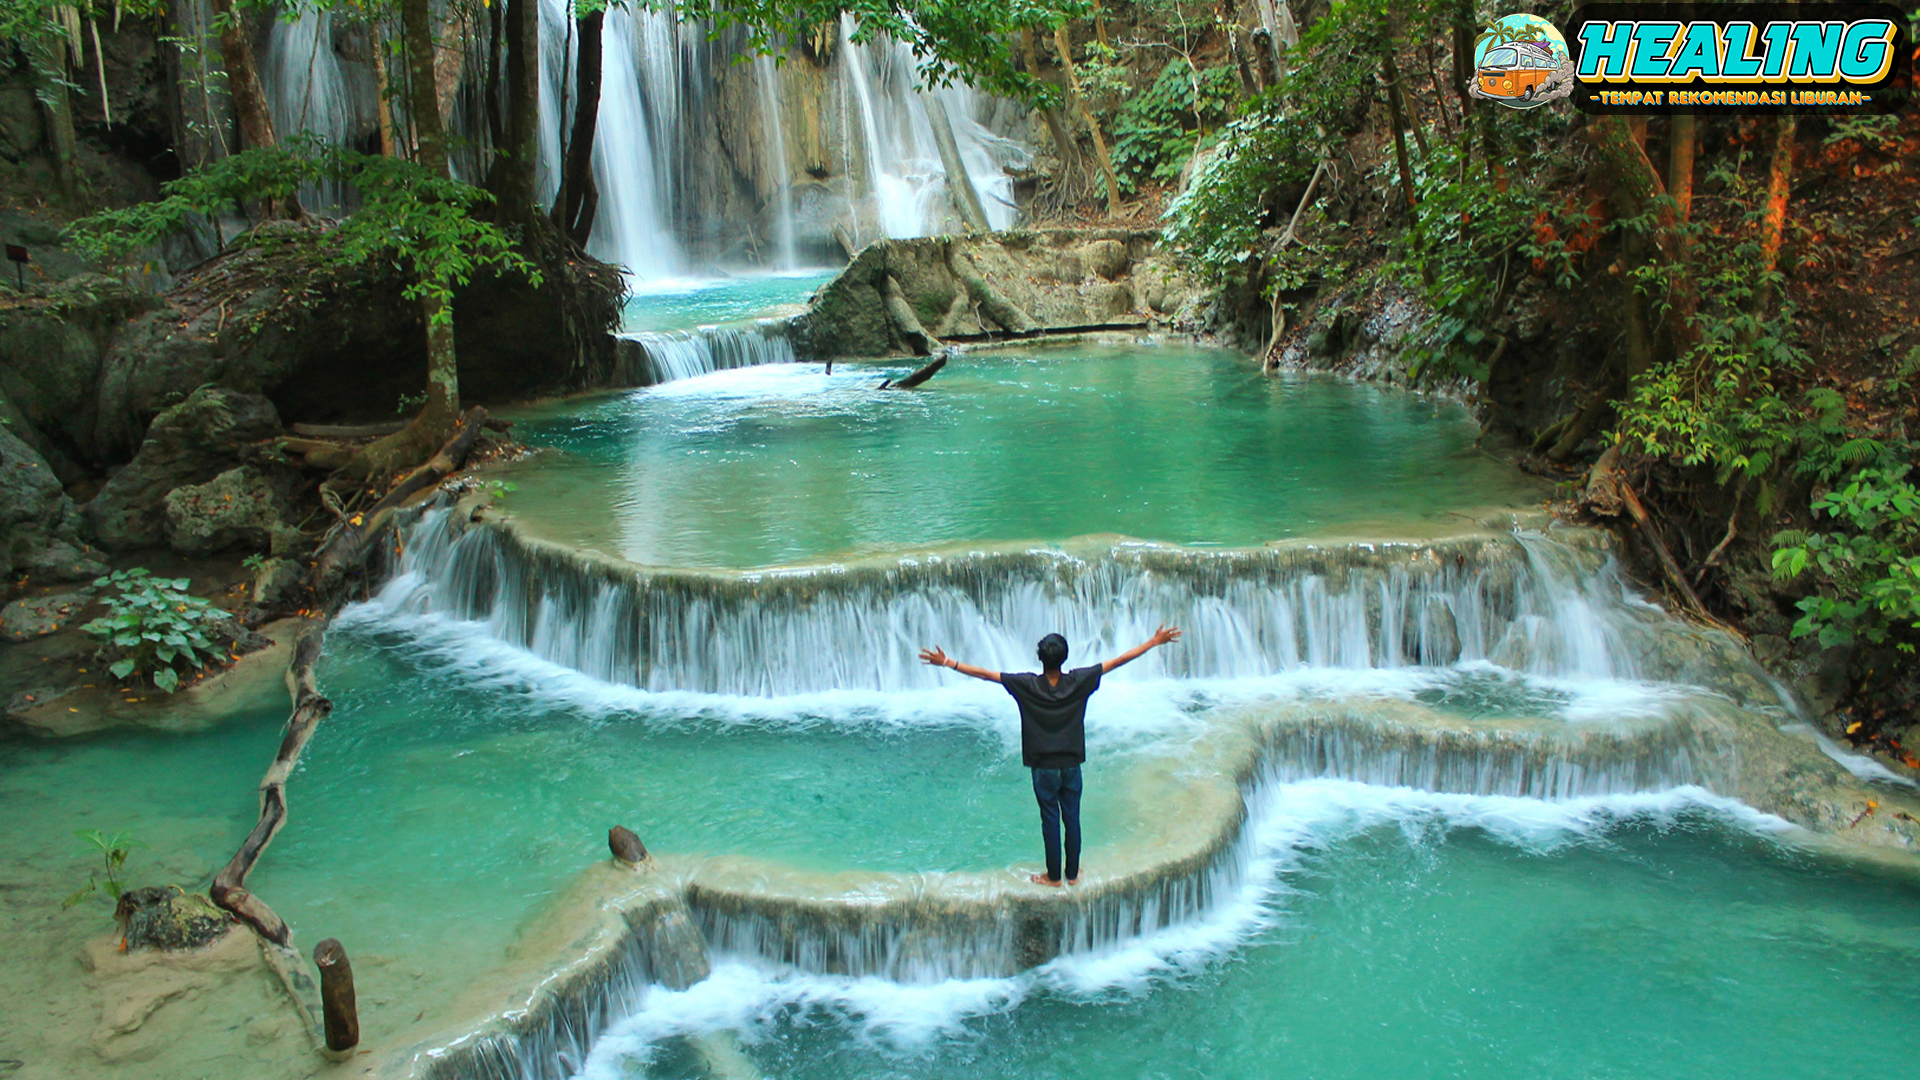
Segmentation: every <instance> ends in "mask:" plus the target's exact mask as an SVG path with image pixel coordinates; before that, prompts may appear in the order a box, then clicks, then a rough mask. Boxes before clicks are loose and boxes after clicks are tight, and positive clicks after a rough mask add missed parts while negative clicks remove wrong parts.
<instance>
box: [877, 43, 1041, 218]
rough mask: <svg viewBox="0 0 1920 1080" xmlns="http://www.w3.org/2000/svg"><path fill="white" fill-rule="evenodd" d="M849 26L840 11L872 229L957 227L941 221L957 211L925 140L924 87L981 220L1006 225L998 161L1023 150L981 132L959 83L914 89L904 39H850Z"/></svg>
mask: <svg viewBox="0 0 1920 1080" xmlns="http://www.w3.org/2000/svg"><path fill="white" fill-rule="evenodd" d="M855 29H856V24H855V22H854V20H853V17H852V16H851V15H841V16H840V54H841V55H842V56H843V57H844V58H845V60H844V63H845V64H846V68H847V79H846V81H845V84H844V85H845V86H846V89H847V91H849V92H850V94H851V105H852V107H853V109H854V111H855V113H856V114H857V115H858V117H859V127H858V131H859V134H860V138H861V142H862V147H861V159H860V160H861V161H863V162H864V165H865V175H864V179H865V181H866V184H867V195H868V198H869V199H870V200H871V203H872V217H873V221H874V224H875V225H876V226H877V229H878V235H880V236H887V237H906V236H928V235H932V234H934V233H936V232H948V231H958V228H957V226H954V227H951V228H950V227H949V225H948V223H949V222H957V220H958V216H957V214H955V213H954V212H953V211H952V210H951V209H950V208H949V205H948V204H947V201H946V200H947V192H946V185H947V184H948V183H950V182H951V178H950V177H948V176H947V175H946V170H945V168H944V167H943V166H942V165H941V162H940V152H939V149H938V148H937V147H936V146H935V144H934V141H933V138H934V137H933V127H932V124H931V123H930V121H929V120H928V118H927V107H926V102H925V100H924V99H923V97H922V95H926V94H932V95H938V96H939V97H940V99H941V101H942V102H943V103H944V104H945V105H946V107H947V112H948V114H949V115H950V116H951V117H952V119H953V128H954V138H955V141H956V142H958V143H959V146H960V155H961V158H962V160H963V161H964V162H965V163H966V167H967V171H968V173H969V174H970V176H971V177H972V181H973V184H974V187H975V190H976V192H977V193H978V195H979V197H980V201H981V203H982V204H983V205H984V206H985V208H986V211H987V219H988V221H989V222H990V223H991V224H992V225H993V227H994V228H996V229H1006V228H1011V227H1012V225H1013V224H1014V220H1015V218H1016V216H1017V214H1016V211H1015V210H1014V206H1013V183H1012V181H1011V180H1010V179H1009V178H1008V177H1007V174H1006V172H1005V166H1006V165H1007V164H1010V163H1011V161H1012V159H1020V160H1022V161H1024V158H1025V157H1030V155H1026V154H1025V151H1024V149H1022V148H1019V147H1018V146H1016V145H1015V144H1012V143H1009V142H1007V141H1006V140H1002V139H996V138H995V137H993V136H992V135H990V134H988V133H987V131H986V129H985V128H983V127H981V126H980V124H979V123H978V122H976V121H975V120H974V119H973V113H974V109H975V106H976V104H977V102H978V99H979V94H978V92H977V91H975V90H973V89H972V88H970V87H967V86H965V85H954V86H945V87H936V88H933V89H923V88H918V87H917V80H918V74H917V71H916V63H915V61H914V58H913V53H912V51H911V50H910V49H908V48H907V46H905V45H903V44H901V43H899V42H897V41H894V40H892V39H891V38H884V37H881V38H876V39H874V40H872V41H868V42H864V43H859V42H855V41H854V40H853V34H854V31H855ZM1023 155H1024V157H1023ZM1003 157H1006V158H1008V160H1003ZM850 171H851V170H850ZM856 220H858V219H856ZM861 223H862V224H864V222H861ZM870 238H872V237H871V234H866V233H862V234H861V235H859V236H857V237H856V242H859V243H864V242H865V241H866V240H868V239H870Z"/></svg>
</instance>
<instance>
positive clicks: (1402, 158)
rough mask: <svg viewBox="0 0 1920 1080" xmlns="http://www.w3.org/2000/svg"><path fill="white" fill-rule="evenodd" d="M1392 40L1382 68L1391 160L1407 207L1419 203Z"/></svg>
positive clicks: (1383, 59)
mask: <svg viewBox="0 0 1920 1080" xmlns="http://www.w3.org/2000/svg"><path fill="white" fill-rule="evenodd" d="M1393 50H1394V42H1393V41H1392V40H1388V42H1387V48H1386V51H1385V52H1384V53H1383V54H1382V56H1381V59H1382V70H1383V71H1384V73H1385V75H1386V79H1387V111H1388V112H1389V114H1391V116H1392V117H1393V160H1394V164H1395V165H1396V166H1398V167H1399V169H1400V188H1401V190H1403V191H1405V192H1406V195H1407V209H1408V210H1409V211H1411V210H1413V208H1414V207H1416V206H1418V205H1419V203H1420V200H1419V197H1418V196H1417V195H1415V194H1414V190H1413V164H1412V163H1411V162H1410V161H1409V160H1408V159H1407V114H1406V108H1405V102H1404V101H1403V99H1402V98H1401V97H1400V66H1399V65H1398V64H1396V63H1394V62H1393Z"/></svg>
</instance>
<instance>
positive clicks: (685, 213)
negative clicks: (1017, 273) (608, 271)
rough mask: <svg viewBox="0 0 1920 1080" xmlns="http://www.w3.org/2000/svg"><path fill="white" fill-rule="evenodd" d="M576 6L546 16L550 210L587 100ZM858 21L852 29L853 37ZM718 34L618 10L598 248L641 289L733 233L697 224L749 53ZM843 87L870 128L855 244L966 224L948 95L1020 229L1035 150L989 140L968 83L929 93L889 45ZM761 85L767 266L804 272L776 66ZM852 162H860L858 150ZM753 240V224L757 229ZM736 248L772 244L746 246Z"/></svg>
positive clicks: (905, 53)
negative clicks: (936, 109) (942, 115)
mask: <svg viewBox="0 0 1920 1080" xmlns="http://www.w3.org/2000/svg"><path fill="white" fill-rule="evenodd" d="M568 10H569V9H568V4H567V0H542V9H541V24H540V25H541V29H540V35H541V105H540V108H541V116H542V124H541V133H540V146H541V191H542V193H543V195H544V197H546V198H547V199H549V200H550V199H551V198H552V196H553V194H554V193H555V191H556V190H557V189H558V186H559V179H558V176H559V169H560V160H561V155H562V152H563V146H564V143H565V139H566V137H567V133H568V132H569V131H570V130H571V124H572V119H571V116H572V112H573V107H574V103H573V102H572V101H571V100H570V99H571V95H572V92H573V87H572V78H573V76H572V65H573V56H574V52H575V44H574V41H573V33H574V28H573V26H572V23H571V21H570V19H569V18H568ZM850 26H851V23H849V22H846V21H845V20H843V22H842V29H841V33H842V36H843V39H844V37H845V35H846V34H847V33H849V32H850V31H849V27H850ZM709 30H710V27H708V26H707V25H705V24H692V23H681V22H679V21H677V20H676V19H675V18H674V17H673V15H672V14H671V12H668V11H653V10H631V11H630V10H627V9H624V8H613V9H610V10H609V11H608V12H607V14H606V19H605V23H604V29H603V60H602V65H603V66H602V77H601V89H600V95H601V96H600V118H599V125H598V129H597V134H596V136H595V142H594V159H593V161H594V165H593V168H594V181H595V183H596V184H597V186H598V189H599V208H598V210H597V212H596V215H595V219H594V228H593V234H592V237H591V239H590V240H589V243H588V250H589V251H590V252H592V253H593V254H594V255H595V256H597V257H599V258H603V259H606V260H608V261H610V262H615V263H619V264H620V265H622V266H624V267H626V268H627V270H628V272H629V273H631V274H633V275H635V276H636V277H638V278H641V279H648V280H653V279H662V278H672V277H678V276H684V275H686V274H687V273H688V272H689V271H690V268H691V267H690V259H689V257H688V243H689V242H690V241H691V240H692V239H694V238H695V237H696V236H702V237H704V236H705V235H706V234H707V233H710V232H711V233H718V234H722V235H729V236H731V235H733V234H734V233H737V232H739V231H740V230H738V229H737V228H734V227H732V226H729V225H728V224H726V223H724V222H711V221H695V220H693V219H692V215H693V214H694V213H695V212H696V211H695V208H694V203H695V202H696V201H697V196H698V195H699V193H700V192H702V191H703V190H704V188H703V186H702V185H703V184H709V183H710V182H711V178H710V177H706V176H704V175H703V172H702V170H706V171H711V170H712V169H713V168H715V167H716V166H715V165H714V164H713V161H712V160H711V159H712V155H708V154H705V153H704V152H702V151H699V150H697V149H696V148H695V139H694V137H695V136H696V135H700V136H702V137H704V136H705V135H706V134H707V133H710V132H712V131H714V130H715V129H716V128H717V126H718V124H719V113H718V111H717V110H718V103H717V102H716V100H715V99H714V98H715V96H714V94H713V93H712V92H711V87H712V86H713V85H714V81H715V72H716V71H719V70H722V69H723V68H724V67H725V66H726V62H727V60H728V58H729V55H730V52H731V51H732V50H735V49H737V48H739V47H740V45H739V43H738V41H737V40H736V39H735V38H734V37H729V36H726V35H722V37H721V38H720V39H715V38H713V37H712V36H711V35H710V33H709ZM843 44H844V47H843V48H842V49H840V50H839V51H838V56H837V58H836V59H835V61H834V65H835V67H834V69H833V74H832V78H833V79H834V81H835V82H837V83H838V84H839V86H840V88H841V89H840V92H839V96H840V100H841V104H842V109H843V111H851V112H852V113H854V114H856V115H857V116H858V117H859V123H858V125H857V127H856V128H854V130H857V132H858V140H859V143H860V145H859V147H858V148H857V153H858V156H859V159H860V161H861V162H862V163H863V172H862V173H861V175H859V176H858V177H854V178H853V180H854V186H855V187H856V188H857V189H858V191H857V193H850V195H857V198H855V200H854V205H853V206H852V207H851V208H850V211H849V214H850V220H848V221H846V222H845V224H847V225H848V226H849V235H850V236H851V238H852V239H853V240H854V242H855V243H856V244H862V243H865V242H866V241H867V240H870V239H873V238H875V237H878V236H902V237H904V236H924V235H929V234H931V233H934V232H938V231H943V230H946V229H948V228H950V227H952V225H953V223H954V222H956V221H957V220H958V219H957V217H956V216H955V215H954V213H953V212H952V210H951V209H950V207H949V206H948V205H947V200H946V189H945V185H946V183H947V177H946V175H945V170H944V168H943V167H942V166H941V162H940V157H939V153H938V151H937V149H936V147H935V144H934V142H933V134H932V129H931V127H930V126H929V123H928V120H927V114H926V105H925V100H924V98H923V95H926V94H936V95H938V96H939V98H940V100H941V101H942V102H943V103H944V104H945V105H946V111H947V112H948V114H949V115H950V116H951V118H952V126H953V128H954V137H955V142H956V143H957V144H958V147H959V150H960V154H961V158H962V160H963V161H964V162H965V164H966V168H967V170H968V172H969V174H970V176H971V178H972V182H973V184H974V186H975V188H976V190H977V191H978V193H979V195H980V199H981V202H982V203H983V204H984V205H985V207H986V209H987V213H988V217H989V219H990V221H991V222H992V223H993V225H994V227H996V228H1007V227H1010V226H1011V225H1012V224H1013V223H1014V220H1015V218H1016V212H1015V210H1014V207H1013V202H1012V197H1013V188H1012V181H1011V180H1010V179H1009V178H1008V177H1007V174H1006V171H1005V170H1006V168H1007V166H1008V165H1010V164H1017V163H1022V162H1024V161H1026V160H1028V159H1030V158H1031V153H1030V152H1029V151H1028V150H1027V149H1026V148H1025V147H1023V146H1021V145H1020V144H1018V143H1015V142H1013V141H1011V140H1008V139H1004V138H1000V137H998V136H995V135H993V134H991V133H990V132H988V131H987V130H986V129H985V128H984V127H983V126H981V124H980V123H979V122H978V121H977V120H976V119H975V118H974V114H975V112H976V111H977V108H978V105H979V103H980V101H981V100H982V98H981V95H980V94H979V93H978V92H977V91H975V90H973V89H971V88H970V87H966V86H963V85H957V86H948V87H941V88H938V89H933V90H927V89H921V88H918V87H917V85H916V73H915V66H914V61H913V57H912V54H911V52H910V51H909V50H908V49H907V48H906V46H904V45H901V44H899V43H897V42H894V41H892V40H891V39H886V38H877V39H875V40H873V41H870V42H866V43H863V44H857V45H856V44H852V43H851V42H843ZM744 71H745V73H746V74H745V77H749V78H751V79H753V81H754V82H755V84H756V87H755V95H756V97H757V99H758V101H757V104H758V109H757V110H756V111H757V113H758V115H757V117H756V118H755V120H756V122H757V124H758V126H759V129H760V130H759V133H758V143H759V145H760V146H762V147H765V148H767V149H766V150H765V152H764V153H763V154H756V155H755V156H756V157H762V158H764V160H765V162H766V164H767V166H768V167H770V169H771V171H772V174H773V175H772V176H771V177H770V178H768V179H769V180H770V181H771V183H770V184H769V185H768V186H770V187H771V188H773V189H774V190H773V191H772V192H771V194H770V195H769V196H768V210H769V211H770V213H769V214H768V215H766V216H767V217H769V218H770V219H771V221H772V232H773V235H772V236H770V237H766V238H764V239H765V240H770V241H771V244H769V245H767V246H768V247H770V248H771V249H772V250H771V252H770V254H769V253H766V252H764V250H763V254H762V258H763V260H764V261H767V262H770V263H772V264H774V265H777V266H781V267H787V268H791V267H794V266H797V265H798V264H799V261H800V258H799V253H798V236H797V226H796V224H795V210H794V202H793V188H794V179H793V175H792V169H791V166H790V164H789V151H788V147H787V132H786V130H785V126H784V124H783V123H782V121H781V115H780V102H781V100H782V95H783V93H784V89H783V87H784V80H783V79H782V77H781V75H780V72H779V69H778V67H777V66H776V65H775V64H774V63H773V62H772V61H771V59H769V58H765V57H761V58H758V59H757V60H756V62H755V63H754V64H753V65H751V66H749V67H747V68H746V69H744ZM848 152H849V153H853V152H855V151H854V150H853V149H849V151H848ZM747 231H748V232H750V231H751V227H750V226H749V227H748V230H747ZM736 239H739V240H742V241H745V240H748V239H756V240H758V239H761V238H757V237H750V236H746V235H741V236H738V237H736Z"/></svg>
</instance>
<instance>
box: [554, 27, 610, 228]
mask: <svg viewBox="0 0 1920 1080" xmlns="http://www.w3.org/2000/svg"><path fill="white" fill-rule="evenodd" d="M578 22H579V27H580V30H579V33H580V37H579V41H580V44H579V48H578V51H577V56H578V60H577V61H576V62H575V65H574V106H573V132H572V134H571V135H570V136H569V137H568V139H567V154H566V160H565V162H564V163H563V164H562V166H561V170H560V193H559V195H558V196H557V197H555V199H554V200H553V210H554V224H556V225H558V226H560V228H561V231H563V232H565V233H566V234H567V237H568V239H570V240H572V241H573V242H574V243H575V244H577V245H579V246H581V247H585V246H586V243H587V238H588V237H589V236H591V235H593V216H594V215H593V208H594V207H596V206H597V205H598V204H599V199H598V198H597V197H595V196H594V195H593V194H592V189H593V140H594V135H595V132H597V131H598V130H599V126H600V72H601V66H602V63H601V62H602V58H603V50H602V45H601V42H602V31H603V30H604V28H605V25H606V10H605V9H604V8H603V9H601V10H599V11H595V12H592V13H591V14H587V15H582V16H581V17H580V18H579V20H578Z"/></svg>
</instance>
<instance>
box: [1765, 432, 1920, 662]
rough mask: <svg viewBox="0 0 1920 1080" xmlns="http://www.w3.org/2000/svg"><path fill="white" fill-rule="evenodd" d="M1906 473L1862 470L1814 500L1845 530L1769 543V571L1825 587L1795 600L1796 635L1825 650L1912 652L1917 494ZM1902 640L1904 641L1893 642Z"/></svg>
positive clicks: (1917, 610) (1919, 626)
mask: <svg viewBox="0 0 1920 1080" xmlns="http://www.w3.org/2000/svg"><path fill="white" fill-rule="evenodd" d="M1906 474H1907V468H1906V467H1905V466H1904V465H1903V466H1898V467H1896V468H1891V469H1862V470H1860V472H1859V473H1857V474H1855V476H1854V477H1853V479H1852V480H1851V481H1849V482H1848V483H1847V484H1846V486H1844V487H1841V488H1837V489H1835V490H1833V491H1829V492H1827V493H1826V494H1824V495H1821V496H1820V497H1819V498H1817V499H1815V500H1814V501H1813V512H1814V515H1815V516H1816V517H1818V516H1820V515H1825V516H1826V517H1828V518H1829V519H1831V520H1832V521H1834V522H1836V523H1838V524H1840V525H1841V526H1843V528H1842V529H1841V530H1840V531H1835V532H1821V533H1804V532H1783V533H1780V534H1779V535H1777V536H1776V537H1774V543H1775V544H1776V545H1777V549H1776V550H1775V551H1774V553H1773V572H1774V574H1775V575H1776V576H1778V577H1780V578H1781V579H1783V580H1789V579H1792V578H1796V577H1798V576H1800V575H1801V574H1802V573H1805V572H1806V571H1807V570H1809V569H1811V570H1814V571H1816V572H1817V573H1818V574H1819V576H1820V577H1821V578H1822V579H1823V580H1822V584H1823V585H1825V586H1826V588H1824V589H1823V590H1822V591H1821V592H1820V593H1817V594H1815V595H1813V596H1809V597H1807V598H1806V599H1804V600H1802V601H1800V604H1799V608H1800V613H1801V614H1800V619H1799V621H1798V622H1796V623H1795V624H1794V627H1793V636H1795V637H1808V636H1817V637H1818V638H1819V640H1820V644H1822V645H1840V644H1845V643H1847V642H1851V641H1855V640H1864V641H1868V642H1871V643H1873V644H1876V645H1878V644H1884V643H1886V642H1888V641H1889V639H1894V640H1893V644H1894V647H1895V648H1897V649H1899V650H1900V651H1901V652H1906V653H1911V652H1913V651H1914V643H1913V641H1912V640H1911V637H1912V635H1911V632H1912V631H1915V630H1920V490H1916V489H1915V488H1914V486H1913V484H1911V483H1910V482H1908V481H1907V479H1906ZM1902 637H1905V638H1907V640H1898V639H1899V638H1902Z"/></svg>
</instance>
